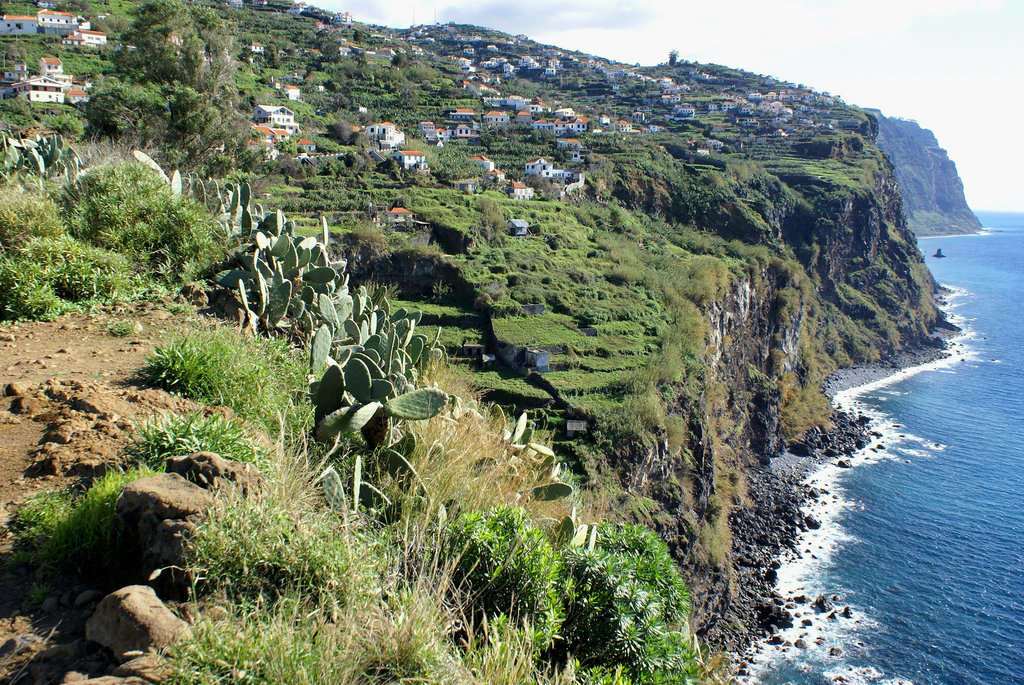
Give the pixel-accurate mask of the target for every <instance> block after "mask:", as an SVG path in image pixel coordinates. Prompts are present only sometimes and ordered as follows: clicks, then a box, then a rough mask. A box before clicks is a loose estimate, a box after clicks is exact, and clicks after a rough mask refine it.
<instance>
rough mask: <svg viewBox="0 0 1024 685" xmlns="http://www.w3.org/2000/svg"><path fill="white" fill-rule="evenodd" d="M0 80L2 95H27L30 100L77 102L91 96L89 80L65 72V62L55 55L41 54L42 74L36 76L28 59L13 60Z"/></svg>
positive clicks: (40, 67)
mask: <svg viewBox="0 0 1024 685" xmlns="http://www.w3.org/2000/svg"><path fill="white" fill-rule="evenodd" d="M8 67H9V70H5V71H4V73H3V80H2V81H0V99H4V100H6V99H7V98H12V97H24V98H25V99H27V100H28V101H29V102H50V103H57V104H61V105H63V104H69V105H77V104H78V103H80V102H86V101H88V100H89V94H88V92H86V90H87V89H88V88H90V87H91V85H92V84H91V83H90V82H89V81H88V80H82V81H81V82H79V83H76V82H75V79H74V78H73V77H72V75H71V74H65V73H64V65H63V64H62V63H61V61H60V60H59V59H57V58H56V57H41V58H39V75H38V76H33V75H32V73H31V72H29V70H28V65H27V64H26V63H25V62H20V61H17V62H11V63H10V64H9V65H8Z"/></svg>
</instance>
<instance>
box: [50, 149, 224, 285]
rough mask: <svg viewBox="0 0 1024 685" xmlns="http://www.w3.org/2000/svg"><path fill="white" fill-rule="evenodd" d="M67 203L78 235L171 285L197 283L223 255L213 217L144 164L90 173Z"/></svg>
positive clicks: (67, 193)
mask: <svg viewBox="0 0 1024 685" xmlns="http://www.w3.org/2000/svg"><path fill="white" fill-rule="evenodd" d="M61 201H62V204H63V208H64V215H65V217H66V220H67V224H68V229H69V230H70V232H71V234H72V235H74V236H75V237H76V238H80V239H82V240H87V241H89V242H91V243H94V244H96V245H99V246H101V247H105V248H108V249H112V250H118V251H119V252H122V253H123V254H125V255H127V256H128V257H130V258H131V259H132V261H133V262H135V263H136V264H138V265H140V266H145V267H147V268H149V269H152V270H153V271H156V272H157V273H159V274H161V275H162V277H163V280H165V281H168V282H174V283H177V282H186V281H190V280H193V279H194V278H195V277H196V276H197V275H198V274H200V273H201V272H202V271H203V270H205V269H206V268H207V267H209V266H210V265H211V264H212V263H213V262H214V261H215V260H216V259H217V258H218V256H219V255H220V249H219V248H218V246H217V243H216V241H215V240H214V232H213V219H212V218H211V217H210V215H209V213H208V212H207V211H206V210H205V209H204V208H203V207H202V206H201V205H200V204H199V203H198V202H195V201H194V200H190V199H187V198H182V197H179V196H175V195H174V194H173V193H172V192H171V189H170V186H169V185H168V184H167V183H165V182H164V181H163V180H162V179H161V178H160V177H159V176H157V174H156V173H155V172H154V171H153V170H151V169H149V168H148V167H146V166H144V165H142V164H131V163H121V164H117V165H114V166H104V167H98V168H95V169H90V170H89V171H87V172H85V173H83V174H82V175H81V176H79V177H78V179H76V180H75V182H74V183H71V184H69V185H68V186H66V187H65V189H64V193H63V196H62V198H61Z"/></svg>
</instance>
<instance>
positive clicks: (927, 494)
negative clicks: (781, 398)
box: [753, 213, 1024, 685]
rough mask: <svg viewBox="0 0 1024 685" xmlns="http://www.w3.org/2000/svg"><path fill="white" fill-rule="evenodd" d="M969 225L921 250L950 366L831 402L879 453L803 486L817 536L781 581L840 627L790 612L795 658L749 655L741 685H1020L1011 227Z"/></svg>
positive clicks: (1023, 432) (1021, 463) (1022, 381)
mask: <svg viewBox="0 0 1024 685" xmlns="http://www.w3.org/2000/svg"><path fill="white" fill-rule="evenodd" d="M979 218H980V219H981V220H982V223H983V225H985V226H986V227H988V228H987V231H986V234H984V235H978V236H963V237H945V238H923V239H921V240H920V241H919V245H920V248H921V251H922V252H923V253H924V254H925V255H926V262H927V264H928V267H929V268H930V269H931V271H932V273H933V274H934V276H935V278H936V280H937V281H938V282H940V283H942V284H943V285H946V286H948V287H950V288H951V289H952V291H953V294H952V295H951V296H950V298H949V311H950V313H951V315H952V319H953V320H954V322H956V323H957V324H958V325H960V326H961V327H963V329H964V332H965V335H963V336H962V337H960V338H959V339H958V340H957V341H956V344H955V346H954V356H953V357H952V358H951V359H948V360H945V361H942V362H937V363H933V364H929V365H925V366H924V367H922V368H921V369H918V370H916V372H912V373H903V374H900V375H899V376H897V377H896V378H892V379H889V380H888V381H884V382H880V383H875V384H873V385H869V386H864V387H863V388H861V389H859V390H858V391H854V392H849V393H845V394H843V395H841V396H840V397H839V398H837V401H838V402H839V403H840V404H843V405H845V406H849V407H854V408H857V409H859V410H861V411H864V412H865V413H867V414H868V415H870V416H871V417H872V418H873V423H874V429H875V430H876V431H878V432H879V433H880V434H881V437H879V438H877V439H876V440H875V441H874V443H873V444H872V445H871V446H869V448H868V449H867V450H865V451H864V452H863V453H862V454H861V455H859V456H858V458H857V459H856V460H855V464H854V468H852V469H838V468H834V467H831V468H826V469H824V470H823V471H822V472H821V473H819V474H818V475H817V476H816V485H818V486H819V487H821V488H823V489H826V490H828V492H829V494H828V496H826V497H825V498H824V501H823V502H822V503H820V504H819V505H818V507H817V512H816V513H817V515H818V516H819V517H820V518H821V519H822V520H823V522H824V525H823V526H822V528H821V529H819V530H817V531H810V532H809V533H808V534H807V535H805V537H804V538H803V539H801V541H800V546H801V552H802V556H801V557H800V558H799V559H795V560H791V561H790V562H789V563H787V564H786V565H785V566H784V568H783V570H782V572H780V583H779V584H780V591H782V592H784V593H788V596H793V595H794V594H805V595H806V596H808V597H810V598H814V597H817V596H818V595H821V594H823V595H825V596H826V597H828V598H829V599H830V600H831V601H832V603H833V604H834V605H835V606H836V607H837V608H838V609H841V608H844V607H847V606H848V607H850V612H849V613H850V617H849V618H843V617H842V616H841V615H837V616H835V617H833V618H829V617H828V616H827V614H825V613H824V612H816V611H814V610H813V608H812V607H809V606H806V605H801V604H800V603H798V607H800V606H802V607H803V608H800V609H798V614H799V615H798V620H797V626H796V627H795V628H793V629H791V630H789V631H787V632H786V635H785V637H786V638H787V639H788V640H789V642H795V641H796V640H797V639H802V640H803V644H801V645H800V647H801V648H798V647H795V646H782V647H773V648H770V649H768V651H763V652H762V653H760V654H759V655H758V656H757V661H758V662H759V663H758V664H757V666H756V667H755V669H754V671H753V673H754V674H755V678H754V680H755V682H761V683H766V684H776V683H780V684H781V683H801V684H804V683H813V684H818V683H833V682H847V683H915V684H923V683H949V684H958V685H959V684H976V685H1003V684H1006V685H1009V684H1010V683H1024V215H1022V214H1004V213H983V214H979ZM940 248H941V250H942V252H943V254H945V255H946V257H945V258H944V259H939V258H935V257H934V256H933V255H934V253H935V252H936V250H937V249H940ZM833 595H834V596H835V599H832V596H833ZM837 613H838V612H837ZM804 620H806V622H807V624H806V625H805V623H804Z"/></svg>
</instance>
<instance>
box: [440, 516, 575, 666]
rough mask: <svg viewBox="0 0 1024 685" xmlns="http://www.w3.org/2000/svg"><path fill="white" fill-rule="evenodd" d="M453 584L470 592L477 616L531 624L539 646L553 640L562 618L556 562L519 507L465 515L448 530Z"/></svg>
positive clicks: (467, 592)
mask: <svg viewBox="0 0 1024 685" xmlns="http://www.w3.org/2000/svg"><path fill="white" fill-rule="evenodd" d="M448 555H449V556H451V557H452V558H454V559H456V560H457V563H456V567H455V571H454V574H453V578H452V580H453V583H454V584H455V586H456V587H457V588H459V589H460V590H461V591H463V592H465V593H466V594H467V595H468V598H469V603H470V605H471V606H472V607H474V608H475V609H476V611H477V619H479V618H481V617H482V616H486V617H487V618H488V620H493V619H496V618H498V617H500V616H507V617H508V618H509V619H510V620H511V621H513V622H514V623H516V624H521V623H528V624H531V625H532V626H533V629H534V631H535V640H536V642H537V646H538V647H539V648H541V649H543V648H546V647H548V646H549V645H551V643H552V641H553V640H554V638H555V635H556V634H557V632H558V628H559V625H560V624H561V620H562V608H561V602H560V600H559V596H558V592H559V588H558V575H559V569H560V563H559V559H558V555H557V554H556V553H555V550H554V549H553V548H552V547H551V544H550V543H549V542H548V541H547V539H546V538H545V537H544V534H543V533H542V532H541V531H540V530H539V529H537V528H535V527H534V526H533V525H531V524H530V521H529V519H528V518H527V517H526V512H525V511H523V510H522V509H520V508H517V507H499V508H496V509H492V510H491V511H490V512H487V513H476V512H474V513H471V514H464V515H463V516H462V517H461V518H459V519H458V520H457V521H456V522H455V523H454V524H453V525H452V529H451V537H450V539H449V541H448Z"/></svg>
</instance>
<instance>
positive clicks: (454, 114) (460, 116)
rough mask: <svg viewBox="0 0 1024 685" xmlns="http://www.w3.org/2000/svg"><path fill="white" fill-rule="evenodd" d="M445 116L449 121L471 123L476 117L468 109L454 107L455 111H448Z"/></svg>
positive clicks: (474, 113)
mask: <svg viewBox="0 0 1024 685" xmlns="http://www.w3.org/2000/svg"><path fill="white" fill-rule="evenodd" d="M447 115H448V118H449V119H453V120H455V121H472V120H473V118H474V117H476V112H474V111H473V110H471V109H469V108H468V107H456V108H455V109H450V110H448V112H447Z"/></svg>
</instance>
